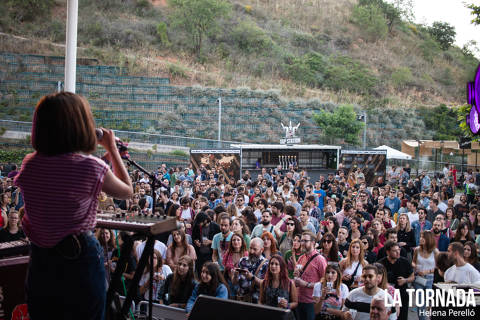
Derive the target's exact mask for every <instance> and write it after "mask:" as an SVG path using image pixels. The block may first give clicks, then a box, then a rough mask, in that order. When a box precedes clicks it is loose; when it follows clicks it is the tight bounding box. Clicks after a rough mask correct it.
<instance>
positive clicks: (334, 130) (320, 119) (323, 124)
mask: <svg viewBox="0 0 480 320" xmlns="http://www.w3.org/2000/svg"><path fill="white" fill-rule="evenodd" d="M313 120H314V121H315V123H316V124H317V125H318V126H319V127H320V130H321V131H322V132H323V134H324V136H325V137H326V138H327V139H328V140H329V143H335V141H336V140H344V142H346V143H350V144H359V143H360V139H359V134H360V132H361V130H362V129H363V126H364V123H363V122H360V121H357V115H356V113H355V111H354V109H353V106H351V105H340V106H339V107H338V108H336V109H335V110H334V111H333V112H325V111H320V113H315V114H314V115H313Z"/></svg>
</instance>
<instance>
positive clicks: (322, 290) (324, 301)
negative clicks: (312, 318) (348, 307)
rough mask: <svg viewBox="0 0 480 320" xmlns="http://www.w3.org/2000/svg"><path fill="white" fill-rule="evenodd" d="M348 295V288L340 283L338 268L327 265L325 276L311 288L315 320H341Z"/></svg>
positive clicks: (340, 275) (340, 277) (340, 276)
mask: <svg viewBox="0 0 480 320" xmlns="http://www.w3.org/2000/svg"><path fill="white" fill-rule="evenodd" d="M348 293H349V290H348V287H347V286H346V285H345V284H344V283H342V274H341V272H340V270H339V269H338V267H337V266H333V265H328V266H327V268H326V269H325V276H324V277H323V278H322V279H321V281H319V282H317V283H315V286H314V288H313V299H314V301H315V314H316V315H317V316H316V319H318V318H320V319H331V318H334V319H341V318H342V317H343V312H342V307H343V302H344V301H345V299H346V298H347V295H348Z"/></svg>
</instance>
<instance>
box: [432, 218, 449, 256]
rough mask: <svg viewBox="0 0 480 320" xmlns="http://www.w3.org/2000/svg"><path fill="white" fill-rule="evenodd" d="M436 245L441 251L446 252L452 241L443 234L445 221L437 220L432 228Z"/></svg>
mask: <svg viewBox="0 0 480 320" xmlns="http://www.w3.org/2000/svg"><path fill="white" fill-rule="evenodd" d="M432 231H433V235H434V238H435V244H436V247H437V248H438V250H439V251H442V252H445V251H447V249H448V244H449V243H450V239H449V238H448V237H447V236H446V235H445V233H444V232H443V221H442V220H435V221H434V222H433V227H432Z"/></svg>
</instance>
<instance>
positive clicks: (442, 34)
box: [428, 21, 457, 50]
mask: <svg viewBox="0 0 480 320" xmlns="http://www.w3.org/2000/svg"><path fill="white" fill-rule="evenodd" d="M428 32H429V33H430V34H431V35H432V37H433V38H434V39H435V40H436V41H437V42H438V43H439V44H440V47H441V48H442V49H443V50H448V48H450V47H451V46H452V44H453V42H454V41H455V35H456V34H457V33H456V32H455V27H453V26H451V25H450V24H448V23H447V22H438V21H436V22H434V23H433V25H432V26H431V27H430V28H429V29H428Z"/></svg>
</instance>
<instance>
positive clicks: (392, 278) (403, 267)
mask: <svg viewBox="0 0 480 320" xmlns="http://www.w3.org/2000/svg"><path fill="white" fill-rule="evenodd" d="M379 262H380V263H381V264H383V265H384V266H385V269H387V278H388V283H390V284H393V285H394V286H395V288H397V289H402V290H406V289H407V287H408V284H407V283H405V284H404V285H403V286H399V285H398V283H397V278H398V277H403V278H408V277H409V276H410V275H411V274H412V273H413V268H412V264H411V263H410V262H409V261H408V260H407V259H405V258H404V257H400V258H398V259H397V261H395V263H394V264H392V263H390V261H389V260H388V258H387V257H385V258H383V259H381V260H380V261H379Z"/></svg>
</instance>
